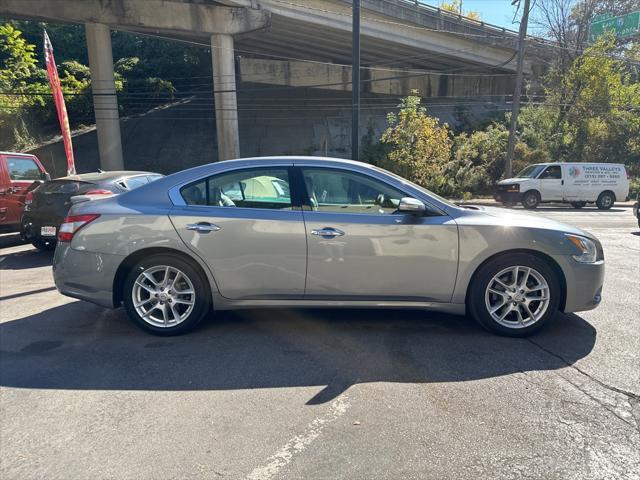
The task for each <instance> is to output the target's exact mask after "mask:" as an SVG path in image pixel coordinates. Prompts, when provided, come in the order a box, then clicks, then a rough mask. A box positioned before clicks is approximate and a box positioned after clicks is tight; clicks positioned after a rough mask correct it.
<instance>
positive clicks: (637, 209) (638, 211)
mask: <svg viewBox="0 0 640 480" xmlns="http://www.w3.org/2000/svg"><path fill="white" fill-rule="evenodd" d="M633 214H634V215H635V217H636V218H637V219H638V228H640V193H639V194H638V195H637V196H636V203H635V204H634V205H633Z"/></svg>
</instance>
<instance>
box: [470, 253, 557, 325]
mask: <svg viewBox="0 0 640 480" xmlns="http://www.w3.org/2000/svg"><path fill="white" fill-rule="evenodd" d="M516 265H518V266H524V267H530V268H533V269H534V270H536V271H537V272H538V273H539V274H540V275H542V276H543V277H544V279H545V280H546V282H547V284H548V286H549V294H550V295H549V305H548V306H547V310H546V311H545V313H544V314H543V315H542V317H541V318H540V319H539V320H538V321H536V322H535V323H533V324H531V325H528V326H525V327H520V328H515V327H508V326H504V325H502V324H500V323H498V322H497V321H496V320H494V319H493V317H492V316H491V314H490V313H489V310H488V307H487V304H486V302H485V292H486V290H487V287H488V286H489V282H491V281H492V279H493V277H494V276H495V275H496V274H498V273H499V272H500V271H502V270H504V269H505V268H508V267H511V266H516ZM561 293H562V290H561V288H560V281H559V280H558V277H557V275H556V273H555V272H554V271H553V269H552V268H551V266H550V265H549V264H548V263H547V262H546V261H545V260H543V259H541V258H539V257H537V256H535V255H532V254H528V253H508V254H504V255H500V256H498V257H495V258H493V259H491V260H489V261H488V262H487V263H485V264H484V265H482V266H481V267H480V269H479V270H478V271H477V272H476V274H475V275H474V277H473V279H472V284H471V285H470V288H469V295H468V297H467V307H468V308H469V311H470V313H471V315H472V316H473V318H474V319H475V320H476V321H477V322H478V323H479V324H480V325H482V326H483V327H484V328H485V329H487V330H489V331H490V332H493V333H496V334H498V335H503V336H507V337H526V336H528V335H531V334H533V333H535V332H537V331H539V330H540V329H541V328H543V327H545V326H546V325H547V324H548V323H549V322H550V321H551V320H552V319H553V318H554V316H555V314H556V312H557V311H558V307H559V305H560V296H561Z"/></svg>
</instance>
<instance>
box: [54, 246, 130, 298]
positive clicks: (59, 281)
mask: <svg viewBox="0 0 640 480" xmlns="http://www.w3.org/2000/svg"><path fill="white" fill-rule="evenodd" d="M124 258H125V257H124V256H120V255H112V254H104V253H94V252H85V251H81V250H74V249H73V248H71V245H70V244H69V243H66V242H64V243H58V246H57V247H56V252H55V254H54V256H53V279H54V281H55V284H56V288H57V289H58V291H59V292H60V293H62V294H63V295H66V296H68V297H72V298H78V299H80V300H86V301H87V302H91V303H95V304H97V305H101V306H103V307H107V308H114V307H116V305H114V303H113V281H114V279H115V276H116V272H117V270H118V267H119V266H120V264H121V263H122V261H123V260H124Z"/></svg>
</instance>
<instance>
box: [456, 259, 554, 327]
mask: <svg viewBox="0 0 640 480" xmlns="http://www.w3.org/2000/svg"><path fill="white" fill-rule="evenodd" d="M560 295H561V289H560V283H559V281H558V278H557V277H556V274H555V273H554V271H553V269H552V268H551V267H550V266H549V265H548V263H547V262H545V261H544V260H543V259H541V258H538V257H536V256H535V255H531V254H527V253H513V254H506V255H502V256H499V257H496V258H494V259H492V260H490V261H489V262H487V263H486V264H484V265H483V266H482V267H481V268H480V270H479V271H478V272H477V274H476V275H475V276H474V279H473V284H472V285H471V289H470V292H469V299H468V300H469V309H470V311H471V314H472V315H473V317H474V318H475V319H476V320H477V321H478V323H480V325H482V326H483V327H485V328H486V329H487V330H490V331H492V332H494V333H497V334H500V335H506V336H509V337H524V336H527V335H530V334H532V333H534V332H536V331H538V330H540V329H541V328H542V327H544V326H545V325H546V324H547V323H548V322H549V321H550V320H551V319H552V318H553V316H554V315H555V313H556V311H557V310H558V306H559V304H560Z"/></svg>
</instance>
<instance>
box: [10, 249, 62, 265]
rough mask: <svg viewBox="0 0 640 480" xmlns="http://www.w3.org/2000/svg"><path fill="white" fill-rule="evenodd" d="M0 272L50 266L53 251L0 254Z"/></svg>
mask: <svg viewBox="0 0 640 480" xmlns="http://www.w3.org/2000/svg"><path fill="white" fill-rule="evenodd" d="M0 258H2V259H3V260H2V261H1V262H0V270H25V269H28V268H38V267H46V266H50V265H51V263H52V261H53V251H51V250H37V249H36V248H33V249H31V250H23V251H21V252H12V253H8V254H5V255H2V254H1V253H0Z"/></svg>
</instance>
